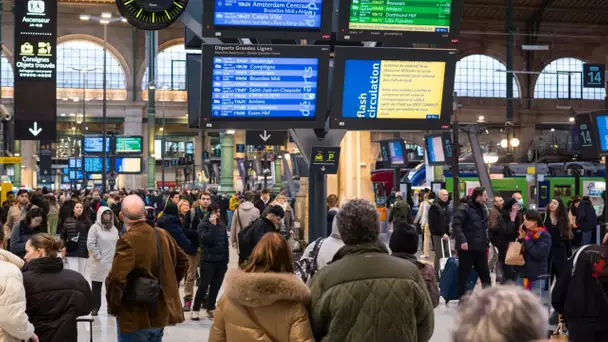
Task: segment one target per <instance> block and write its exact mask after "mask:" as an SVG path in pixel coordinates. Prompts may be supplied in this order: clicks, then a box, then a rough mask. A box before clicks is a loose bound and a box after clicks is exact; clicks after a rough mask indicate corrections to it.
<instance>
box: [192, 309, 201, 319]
mask: <svg viewBox="0 0 608 342" xmlns="http://www.w3.org/2000/svg"><path fill="white" fill-rule="evenodd" d="M190 319H191V320H193V321H198V320H200V319H201V317H200V312H198V311H192V313H190Z"/></svg>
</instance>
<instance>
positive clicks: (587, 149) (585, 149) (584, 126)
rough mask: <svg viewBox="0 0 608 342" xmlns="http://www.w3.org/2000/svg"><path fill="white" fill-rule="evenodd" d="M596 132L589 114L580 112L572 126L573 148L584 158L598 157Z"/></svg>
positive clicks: (593, 158) (592, 158)
mask: <svg viewBox="0 0 608 342" xmlns="http://www.w3.org/2000/svg"><path fill="white" fill-rule="evenodd" d="M598 121H601V120H598ZM596 133H597V132H596V130H595V129H594V125H593V123H592V120H591V116H590V115H589V114H579V115H577V116H576V118H575V121H574V125H573V126H572V150H573V151H575V152H577V153H578V154H580V156H581V159H582V160H595V159H597V155H598V143H597V137H596Z"/></svg>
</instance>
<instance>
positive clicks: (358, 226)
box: [336, 199, 379, 245]
mask: <svg viewBox="0 0 608 342" xmlns="http://www.w3.org/2000/svg"><path fill="white" fill-rule="evenodd" d="M336 220H337V222H338V231H339V232H340V237H341V238H342V241H344V243H345V244H346V245H358V244H362V243H370V242H375V241H377V240H378V235H379V227H378V213H377V212H376V208H375V207H374V206H373V205H372V204H371V203H370V202H369V201H367V200H364V199H354V200H350V201H348V202H346V203H345V204H344V206H343V207H342V210H340V212H338V214H337V215H336Z"/></svg>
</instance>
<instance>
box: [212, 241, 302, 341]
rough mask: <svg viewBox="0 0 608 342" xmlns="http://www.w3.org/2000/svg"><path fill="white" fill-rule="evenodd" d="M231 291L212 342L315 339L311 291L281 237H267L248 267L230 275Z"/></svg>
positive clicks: (221, 304)
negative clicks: (309, 314) (296, 269)
mask: <svg viewBox="0 0 608 342" xmlns="http://www.w3.org/2000/svg"><path fill="white" fill-rule="evenodd" d="M225 288H226V289H225V292H224V296H222V298H221V299H220V301H219V303H218V306H217V310H216V312H215V319H214V320H213V325H212V326H211V330H210V331H209V341H210V342H224V341H292V342H309V341H314V337H313V334H312V330H311V325H310V320H309V316H308V310H307V308H306V305H307V304H308V303H309V302H310V290H309V289H308V287H307V286H306V284H304V283H303V282H302V280H300V279H299V278H298V277H296V276H295V275H294V269H293V260H292V255H291V249H290V248H289V244H288V243H287V240H285V238H284V237H282V236H281V235H280V234H278V233H274V232H271V233H267V234H265V235H264V236H263V237H262V239H261V240H260V242H259V243H258V244H257V246H256V247H255V249H254V250H253V253H252V254H251V259H250V261H249V263H248V264H247V266H246V267H245V268H244V269H243V270H242V271H241V270H231V271H230V272H228V275H227V276H226V287H225Z"/></svg>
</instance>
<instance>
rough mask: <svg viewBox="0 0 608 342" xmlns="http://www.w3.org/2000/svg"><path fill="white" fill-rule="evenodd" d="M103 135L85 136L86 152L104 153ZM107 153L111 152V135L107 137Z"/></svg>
mask: <svg viewBox="0 0 608 342" xmlns="http://www.w3.org/2000/svg"><path fill="white" fill-rule="evenodd" d="M102 141H103V137H101V136H85V137H84V142H83V146H84V147H83V150H84V153H103V143H102ZM106 153H108V154H109V153H110V137H106Z"/></svg>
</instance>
